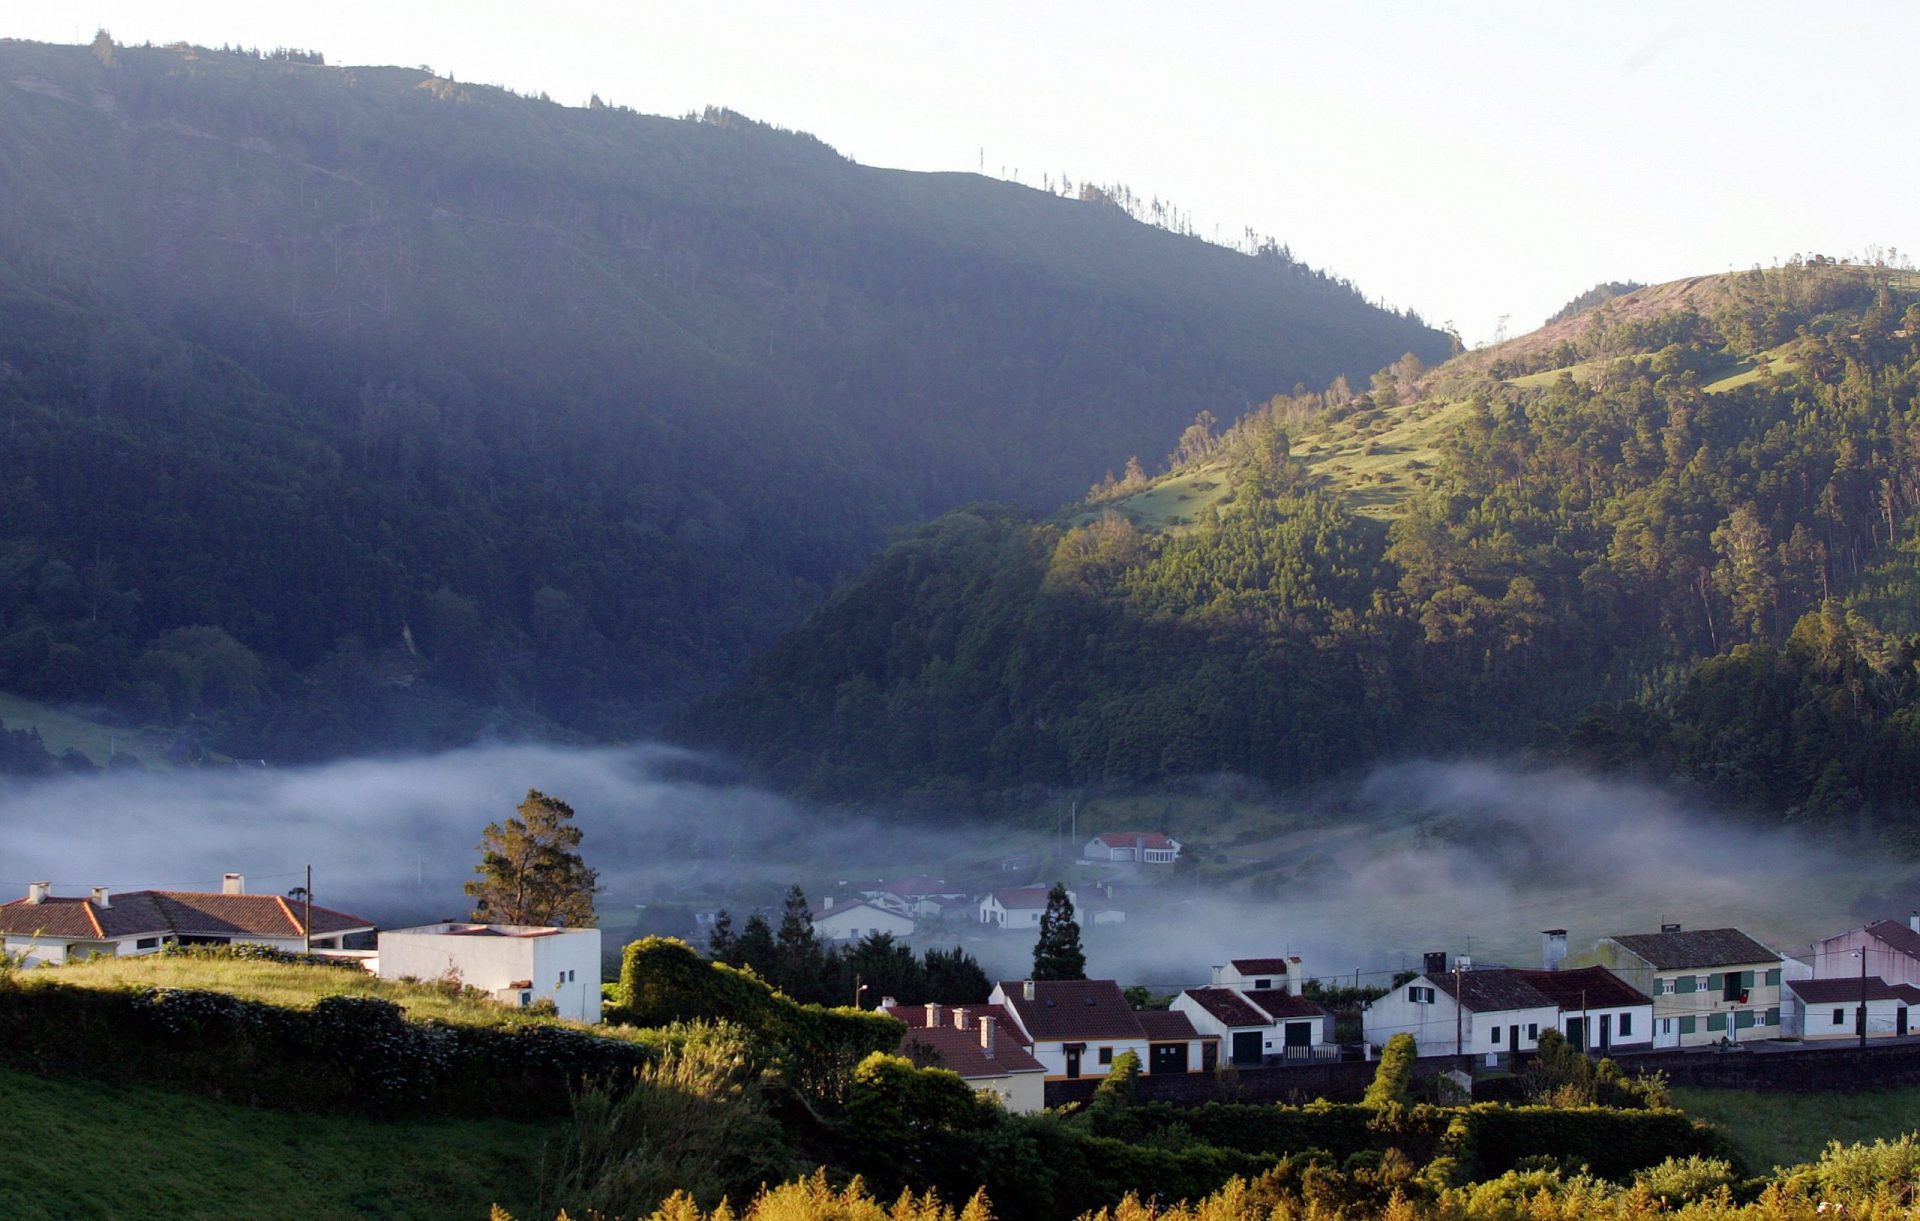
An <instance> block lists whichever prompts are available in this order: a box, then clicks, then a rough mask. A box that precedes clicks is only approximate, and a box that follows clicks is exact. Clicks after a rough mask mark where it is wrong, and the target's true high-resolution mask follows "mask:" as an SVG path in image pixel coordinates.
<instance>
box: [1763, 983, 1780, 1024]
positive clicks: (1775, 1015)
mask: <svg viewBox="0 0 1920 1221" xmlns="http://www.w3.org/2000/svg"><path fill="white" fill-rule="evenodd" d="M1773 973H1774V974H1776V975H1777V974H1779V972H1777V971H1776V972H1773ZM1760 1024H1761V1025H1762V1026H1778V1025H1779V1024H1780V1011H1779V1010H1778V1009H1769V1010H1767V1020H1766V1021H1764V1022H1762V1023H1760Z"/></svg>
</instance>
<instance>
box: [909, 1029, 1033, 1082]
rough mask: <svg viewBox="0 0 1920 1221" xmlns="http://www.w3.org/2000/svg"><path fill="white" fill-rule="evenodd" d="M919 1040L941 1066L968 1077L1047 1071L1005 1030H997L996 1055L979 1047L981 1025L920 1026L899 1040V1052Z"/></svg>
mask: <svg viewBox="0 0 1920 1221" xmlns="http://www.w3.org/2000/svg"><path fill="white" fill-rule="evenodd" d="M914 1043H918V1044H919V1045H920V1046H922V1047H925V1048H929V1049H931V1050H932V1051H934V1052H935V1053H937V1054H938V1056H939V1060H940V1062H939V1064H938V1067H940V1068H946V1069H951V1070H953V1071H954V1072H956V1073H959V1074H960V1075H961V1076H962V1077H965V1078H967V1079H969V1080H974V1079H978V1078H981V1077H1005V1076H1007V1075H1009V1074H1011V1073H1044V1072H1046V1071H1047V1070H1046V1067H1045V1066H1044V1065H1042V1064H1041V1063H1040V1061H1038V1060H1036V1059H1034V1058H1033V1055H1032V1053H1030V1052H1028V1051H1027V1049H1026V1048H1024V1047H1022V1046H1020V1044H1019V1043H1018V1042H1016V1041H1015V1040H1013V1039H1011V1038H1009V1037H1008V1032H1007V1031H1006V1030H1005V1029H1001V1030H999V1031H996V1033H995V1038H994V1046H993V1054H992V1055H991V1056H989V1055H988V1054H987V1052H986V1049H985V1048H983V1047H981V1046H980V1026H979V1023H978V1022H976V1023H974V1026H973V1029H971V1030H960V1029H957V1028H955V1027H952V1026H933V1027H927V1026H919V1027H915V1028H914V1029H911V1030H909V1031H907V1033H906V1034H905V1035H904V1036H902V1038H901V1039H900V1053H901V1054H902V1055H906V1054H908V1053H909V1050H910V1048H909V1045H910V1044H914Z"/></svg>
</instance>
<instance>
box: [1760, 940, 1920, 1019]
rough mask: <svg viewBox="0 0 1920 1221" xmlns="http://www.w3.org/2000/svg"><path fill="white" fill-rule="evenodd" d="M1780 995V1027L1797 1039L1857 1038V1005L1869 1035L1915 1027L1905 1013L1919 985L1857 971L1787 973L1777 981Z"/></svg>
mask: <svg viewBox="0 0 1920 1221" xmlns="http://www.w3.org/2000/svg"><path fill="white" fill-rule="evenodd" d="M1855 961H1856V962H1858V961H1859V960H1858V959H1856V960H1855ZM1780 999H1781V1006H1780V1030H1781V1033H1783V1034H1787V1035H1795V1036H1798V1037H1799V1038H1802V1039H1857V1038H1859V1037H1860V1023H1861V1010H1862V1008H1863V1007H1864V1009H1865V1010H1866V1018H1865V1020H1866V1027H1867V1037H1868V1038H1870V1039H1888V1038H1905V1037H1906V1036H1907V1035H1909V1034H1914V1033H1920V1023H1916V1021H1915V1020H1914V1017H1913V1015H1912V1014H1911V1013H1910V1010H1911V1009H1912V1007H1913V1006H1915V1005H1920V987H1916V986H1914V985H1913V984H1890V983H1888V982H1887V981H1886V980H1884V979H1881V978H1880V977H1879V976H1877V975H1870V976H1868V977H1867V978H1866V979H1864V980H1862V979H1861V978H1860V977H1859V976H1857V975H1856V976H1855V977H1853V978H1852V979H1846V978H1830V979H1790V980H1788V981H1786V983H1785V984H1784V985H1783V986H1782V987H1781V996H1780Z"/></svg>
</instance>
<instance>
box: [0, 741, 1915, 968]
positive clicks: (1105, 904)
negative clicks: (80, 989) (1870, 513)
mask: <svg viewBox="0 0 1920 1221" xmlns="http://www.w3.org/2000/svg"><path fill="white" fill-rule="evenodd" d="M529 788H537V789H540V790H542V791H544V792H548V793H551V794H554V795H556V796H559V797H561V798H563V799H564V800H566V801H568V802H569V803H570V804H572V806H573V807H574V809H575V810H576V811H577V819H576V825H578V826H579V827H580V828H581V830H582V832H583V834H584V840H583V844H582V851H583V853H584V855H585V856H586V858H587V860H588V863H589V864H591V865H593V866H594V867H595V868H597V869H598V870H599V871H600V877H601V882H602V884H603V886H604V891H603V893H602V895H601V896H600V906H601V912H602V923H603V925H604V926H605V927H606V928H607V929H608V931H609V940H610V942H611V941H616V940H620V939H624V938H625V937H628V936H632V935H634V934H636V933H638V932H647V931H659V932H670V933H677V934H680V935H691V934H692V933H693V931H694V930H693V927H692V919H693V917H692V913H693V912H694V911H696V910H701V909H705V908H712V907H715V906H728V907H730V908H731V909H732V910H733V911H734V912H735V913H736V923H737V922H738V919H742V918H744V916H745V914H746V913H749V912H751V911H753V910H755V909H756V908H761V907H765V906H767V905H770V904H773V903H776V902H777V901H778V897H779V895H780V893H781V892H782V891H784V889H785V888H786V886H787V885H789V884H790V883H793V882H799V883H801V884H802V885H804V886H805V887H806V889H807V892H808V894H809V896H810V898H811V899H812V901H813V904H814V908H815V913H816V915H818V914H819V913H820V911H821V910H822V900H823V898H824V897H825V896H826V895H828V894H832V893H835V892H836V891H837V892H838V893H840V894H843V895H844V894H848V893H850V891H851V890H853V889H856V888H857V885H858V883H860V882H861V881H863V880H872V879H880V878H899V877H904V876H908V875H912V874H921V873H929V874H933V875H935V876H941V877H946V878H948V879H950V880H952V881H953V882H954V883H955V884H956V885H960V886H965V887H966V888H968V889H970V890H985V889H988V888H993V887H1000V886H1011V885H1019V884H1025V883H1029V882H1049V881H1052V880H1054V879H1055V878H1061V879H1064V880H1066V881H1067V882H1068V883H1069V885H1070V886H1072V887H1073V888H1074V890H1075V891H1076V893H1077V894H1078V895H1079V897H1080V901H1081V907H1082V912H1081V915H1082V922H1083V927H1084V932H1085V938H1086V942H1087V947H1088V956H1089V963H1088V967H1089V971H1090V973H1092V974H1094V975H1096V976H1110V977H1114V978H1118V979H1120V980H1121V981H1122V982H1123V983H1133V982H1144V983H1149V984H1152V985H1155V986H1160V987H1166V988H1171V987H1174V986H1177V985H1182V984H1193V983H1197V982H1204V981H1205V980H1206V978H1207V975H1208V967H1209V966H1210V965H1212V964H1214V963H1218V962H1223V961H1225V960H1226V959H1227V958H1228V957H1236V956H1248V955H1267V954H1274V953H1290V954H1298V955H1300V956H1301V957H1302V959H1303V960H1304V963H1305V965H1306V969H1307V973H1308V974H1310V975H1318V976H1326V977H1335V978H1337V977H1345V979H1346V980H1347V982H1353V981H1354V980H1355V979H1356V978H1357V979H1358V980H1359V981H1360V982H1363V983H1366V982H1371V983H1380V982H1384V981H1385V979H1386V978H1387V977H1389V976H1390V975H1391V973H1392V972H1394V971H1396V970H1399V969H1402V968H1404V967H1408V966H1412V965H1416V964H1417V963H1418V961H1419V955H1420V954H1421V952H1423V951H1426V950H1446V951H1449V952H1451V953H1471V954H1472V955H1473V956H1474V958H1475V959H1476V960H1477V961H1484V962H1504V963H1509V964H1511V965H1536V964H1537V961H1538V954H1539V931H1540V930H1541V929H1544V928H1549V927H1564V928H1567V929H1569V930H1570V933H1571V936H1570V938H1569V940H1570V943H1571V946H1572V947H1573V949H1574V951H1575V953H1576V954H1577V953H1578V952H1579V951H1580V950H1581V949H1584V948H1586V947H1588V946H1590V945H1591V944H1592V943H1593V941H1595V940H1596V939H1597V938H1599V937H1602V936H1605V935H1608V934H1610V933H1618V932H1641V931H1651V930H1654V929H1657V928H1658V927H1659V925H1660V924H1661V923H1663V922H1669V921H1677V922H1680V923H1683V924H1684V925H1686V926H1687V927H1708V926H1715V925H1726V924H1731V925H1739V926H1741V927H1743V928H1745V929H1747V930H1748V931H1749V932H1751V933H1753V934H1754V935H1756V936H1759V937H1760V938H1761V939H1762V940H1765V941H1767V942H1768V943H1769V944H1772V945H1774V946H1775V947H1776V948H1780V949H1783V950H1787V951H1788V952H1792V951H1793V950H1794V949H1795V948H1796V947H1804V946H1805V944H1806V943H1807V942H1808V941H1809V940H1810V939H1812V938H1814V937H1816V936H1819V935H1824V934H1826V933H1830V932H1833V931H1837V930H1838V929H1840V928H1842V927H1845V926H1846V925H1848V924H1850V923H1857V922H1858V921H1859V920H1860V919H1861V918H1862V917H1867V916H1882V915H1899V914H1902V913H1904V912H1905V911H1906V910H1907V909H1908V907H1910V906H1913V905H1914V900H1915V898H1916V896H1917V895H1920V889H1916V887H1915V884H1914V882H1915V875H1916V871H1915V869H1914V868H1913V867H1912V866H1911V865H1910V864H1908V863H1906V862H1902V861H1899V860H1894V859H1889V858H1888V857H1887V856H1886V854H1884V853H1882V852H1876V851H1875V850H1874V849H1873V847H1872V845H1871V844H1868V843H1860V844H1848V843H1840V842H1835V841H1833V840H1831V839H1826V840H1821V841H1815V840H1812V839H1809V838H1807V837H1805V836H1802V835H1800V834H1798V833H1795V832H1794V831H1792V830H1790V829H1780V828H1767V827H1762V826H1759V825H1756V824H1755V823H1753V822H1751V821H1741V822H1735V821H1731V820H1729V819H1726V818H1724V817H1720V816H1716V815H1713V814H1710V813H1707V812H1704V811H1702V810H1701V809H1700V808H1698V807H1697V806H1695V805H1694V804H1692V803H1691V802H1689V801H1688V800H1687V799H1685V798H1684V797H1683V796H1681V795H1677V794H1675V793H1673V792H1669V791H1664V790H1661V789H1657V788H1653V787H1648V786H1643V785H1636V784H1630V783H1623V782H1618V781H1614V780H1607V779H1601V778H1597V777H1594V776H1591V775H1587V774H1584V773H1581V772H1578V771H1574V770H1568V769H1549V768H1538V767H1525V766H1520V765H1515V764H1507V763H1495V762H1428V763H1402V764H1396V765H1391V766H1382V767H1380V768H1378V769H1375V770H1374V771H1372V772H1371V773H1370V774H1368V775H1366V776H1365V777H1364V778H1363V779H1361V780H1359V781H1357V782H1355V783H1353V784H1351V785H1348V786H1343V787H1338V788H1335V789H1331V790H1323V791H1320V792H1317V793H1316V794H1315V795H1313V796H1312V797H1310V798H1308V797H1289V796H1286V795H1265V796H1258V797H1256V798H1255V799H1253V800H1252V801H1250V802H1243V803H1241V808H1240V813H1239V814H1238V816H1237V818H1236V819H1235V820H1234V821H1233V822H1232V823H1231V825H1215V826H1208V825H1203V822H1202V818H1201V816H1200V814H1199V813H1196V811H1200V810H1202V809H1203V808H1204V807H1203V806H1198V805H1194V804H1192V803H1187V804H1178V803H1173V804H1170V805H1169V806H1168V808H1169V809H1170V810H1173V811H1175V812H1174V814H1173V815H1171V820H1170V822H1169V825H1168V826H1167V827H1166V829H1168V830H1170V831H1172V832H1173V833H1174V834H1175V835H1176V836H1177V837H1178V838H1180V839H1181V840H1183V842H1185V843H1187V844H1188V845H1189V846H1190V848H1191V851H1192V855H1193V857H1194V860H1193V863H1192V864H1191V865H1190V866H1186V867H1174V868H1172V869H1170V870H1165V871H1162V870H1161V869H1159V868H1158V867H1154V868H1151V869H1145V870H1137V871H1131V872H1130V871H1128V870H1126V869H1117V870H1116V869H1115V868H1113V867H1109V866H1099V865H1092V864H1083V863H1080V862H1078V861H1077V860H1073V859H1068V858H1071V856H1072V855H1073V854H1074V853H1077V851H1078V844H1077V843H1076V844H1073V845H1071V846H1068V845H1066V844H1065V842H1064V841H1063V840H1062V839H1061V838H1059V837H1057V836H1056V835H1055V833H1054V830H1053V827H1052V815H1051V813H1050V812H1049V811H1050V810H1051V804H1052V803H1039V805H1037V806H1036V809H1035V813H1034V815H1033V816H1032V817H1031V818H1030V819H1026V820H1018V819H1017V820H1015V821H1013V822H1011V823H1009V822H1005V821H1001V822H995V823H991V824H989V823H986V822H982V821H977V820H975V819H974V818H973V817H972V815H971V812H970V811H968V810H965V809H955V810H952V811H951V812H950V814H949V815H948V816H946V817H941V818H939V819H938V820H934V821H929V820H928V819H927V818H926V817H925V816H924V815H918V816H908V815H895V816H890V815H888V814H886V813H885V812H879V813H863V814H857V815H856V814H852V813H848V812H846V811H842V810H836V809H831V808H822V807H818V806H812V805H808V804H805V803H801V802H797V801H793V800H790V799H787V798H785V797H782V796H779V795H777V794H773V793H770V792H767V791H765V790H762V789H758V788H755V787H752V786H750V785H747V784H744V783H739V782H736V781H733V780H731V779H728V778H727V776H726V775H725V774H724V773H722V772H720V771H719V770H718V769H716V768H715V767H713V766H710V765H709V764H708V762H707V761H705V760H702V759H701V758H699V757H698V756H695V755H690V754H688V753H686V752H683V751H679V750H675V749H672V748H667V747H662V746H657V745H650V744H642V745H634V746H629V747H621V748H600V749H578V748H565V747H554V746H540V745H486V746H474V747H471V748H467V749H463V750H458V751H451V752H447V753H442V754H435V755H424V756H414V757H392V758H367V759H357V760H349V761H342V762H336V763H330V764H324V765H317V766H311V767H301V768H289V769H268V770H237V769H236V770H232V771H206V770H203V771H181V772H173V773H144V774H126V773H113V774H108V775H103V776H84V777H71V778H61V779H52V780H46V781H28V782H14V783H10V784H8V785H6V786H5V787H4V788H0V828H3V829H4V843H5V845H6V847H5V849H4V854H3V855H0V887H4V888H5V890H8V891H11V892H12V893H13V894H14V895H19V894H23V893H24V891H25V886H26V883H27V882H28V881H33V880H40V879H48V880H52V881H53V882H54V883H55V888H56V893H64V894H73V893H84V891H85V889H86V888H87V887H91V886H97V885H107V886H111V887H113V888H114V889H116V890H127V889H138V888H147V887H155V888H169V889H202V890H211V889H218V887H219V883H220V876H221V874H223V873H226V872H230V871H231V872H239V873H243V874H245V875H246V876H247V884H248V888H249V889H250V890H253V891H260V892H281V893H284V892H286V891H287V890H289V889H291V888H292V887H294V886H296V885H299V884H300V882H301V880H302V877H303V871H304V868H305V866H307V865H308V864H311V865H312V866H313V868H314V888H315V897H316V901H318V902H320V903H322V904H324V905H327V906H332V907H338V908H341V909H344V910H347V911H351V912H355V913H358V914H361V915H364V916H367V917H369V918H371V919H373V920H375V921H377V922H379V923H380V924H382V925H383V926H385V927H398V926H401V925H404V924H408V923H415V922H420V921H426V920H434V919H444V918H448V917H460V916H464V915H465V913H466V910H467V905H466V900H465V897H464V896H463V894H462V892H461V884H462V883H463V882H464V881H466V880H467V879H468V878H470V877H471V876H472V870H473V865H474V863H475V861H476V860H477V859H478V844H479V840H480V836H481V832H482V829H483V828H484V826H485V825H486V824H487V823H488V822H489V821H495V820H499V819H502V818H505V817H506V816H508V815H510V814H511V813H512V812H513V810H514V807H515V806H516V805H517V804H518V803H519V801H520V800H521V799H522V798H523V797H524V796H525V794H526V792H527V790H528V789H529ZM1098 809H1099V802H1098V800H1097V799H1096V801H1095V802H1094V804H1093V811H1098ZM1186 821H1190V822H1191V823H1192V825H1183V823H1184V822H1186ZM1089 825H1090V824H1088V823H1085V822H1083V823H1082V824H1081V830H1082V835H1081V838H1082V839H1084V838H1085V833H1086V829H1087V827H1088V826H1089ZM1094 829H1096V830H1099V829H1116V828H1110V827H1102V826H1095V827H1094ZM1141 829H1159V828H1157V827H1153V828H1141ZM1056 849H1057V850H1059V851H1060V852H1061V855H1060V856H1054V855H1053V853H1054V852H1055V851H1056ZM1015 852H1024V853H1027V854H1029V855H1030V857H1031V863H1030V864H1029V865H1028V866H1027V867H1026V869H1025V870H1024V872H1015V873H1001V872H1000V871H999V866H998V862H999V860H1000V858H1001V857H1002V856H1004V855H1006V854H1008V853H1015ZM1103 882H1104V883H1106V884H1107V885H1108V886H1109V887H1110V889H1111V895H1110V896H1109V895H1108V894H1107V893H1106V891H1105V890H1103V888H1102V883H1103ZM0 893H3V892H0ZM1097 908H1114V909H1118V910H1121V911H1124V912H1125V913H1126V918H1125V922H1124V923H1119V924H1100V925H1095V924H1094V923H1093V922H1092V920H1091V918H1090V917H1091V913H1092V912H1093V911H1094V910H1095V909H1097ZM1032 937H1033V935H1032V933H1031V932H1012V933H1001V932H997V931H993V930H985V929H982V928H981V927H980V926H979V925H978V924H977V923H973V922H971V921H970V920H969V921H956V922H952V923H938V924H923V925H922V929H921V932H920V934H919V935H917V936H916V938H915V942H916V948H924V947H927V946H950V945H954V944H962V945H964V946H965V947H966V948H967V949H968V950H969V952H971V953H973V954H974V955H975V956H976V957H978V958H979V959H980V960H981V961H982V963H983V964H984V965H985V966H986V968H987V969H988V972H989V973H990V974H992V975H994V976H996V977H999V978H1012V977H1019V976H1021V975H1024V974H1025V972H1026V970H1027V967H1028V964H1029V963H1030V952H1031V946H1032ZM956 999H959V998H956Z"/></svg>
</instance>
